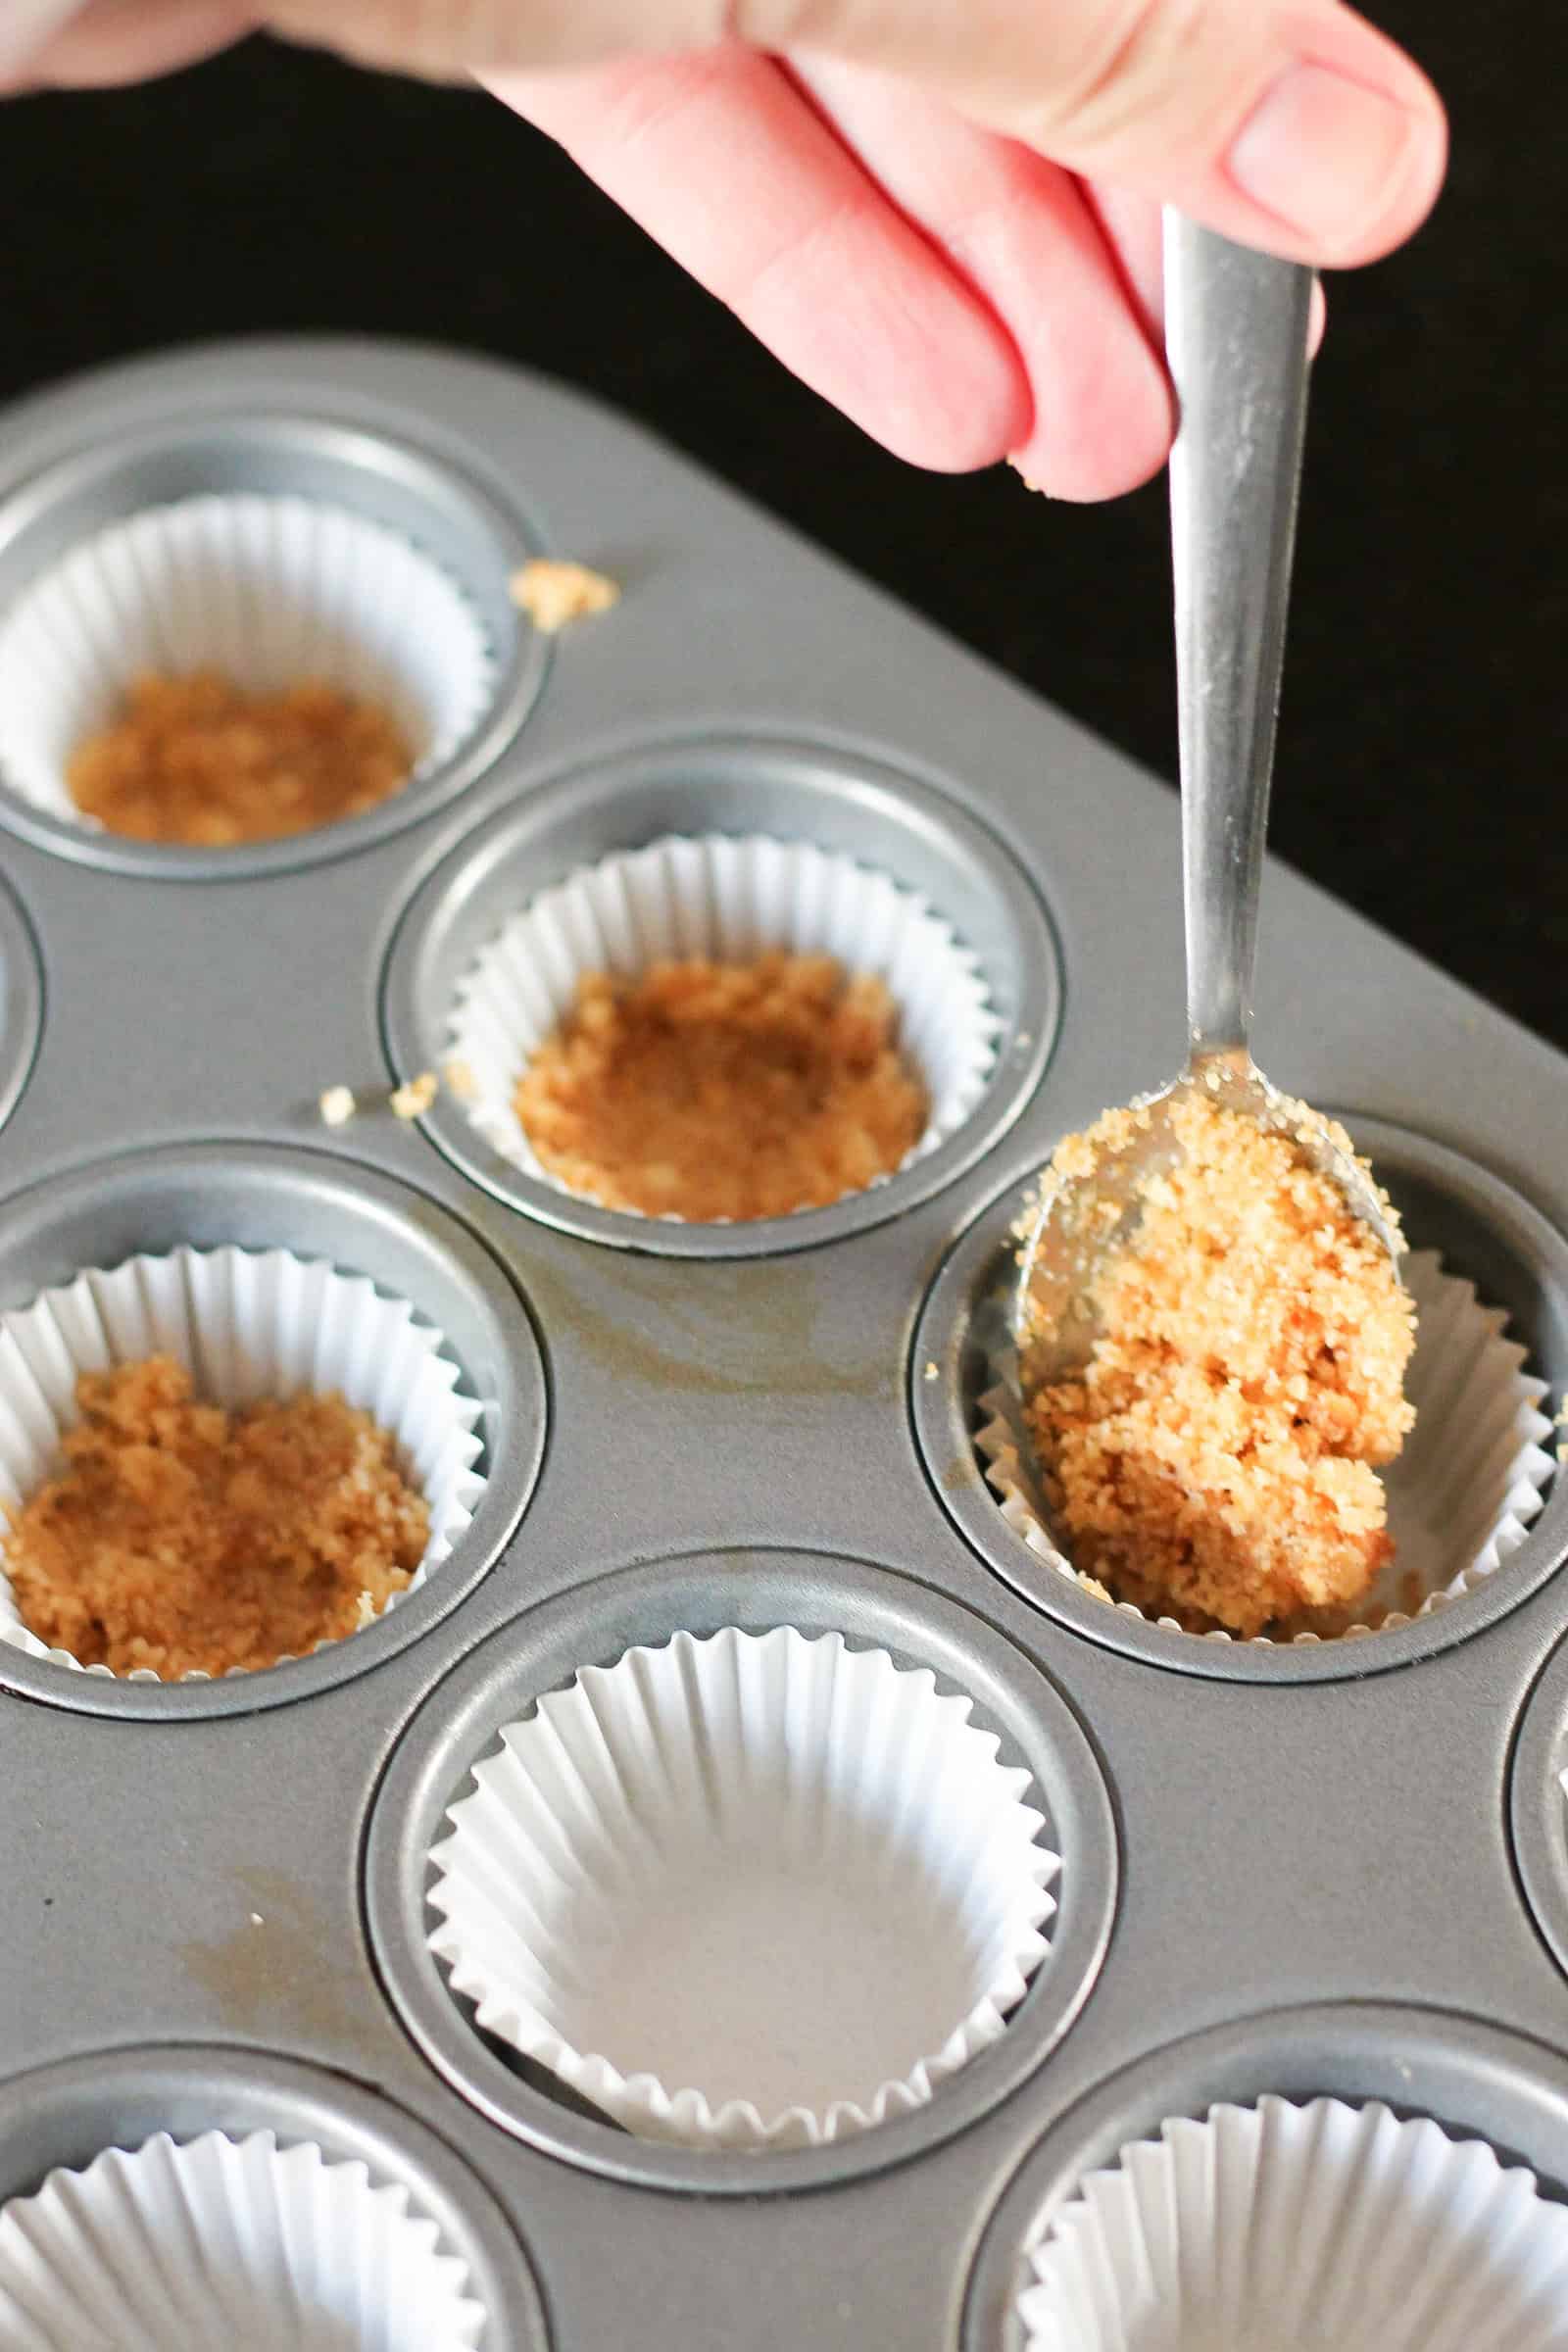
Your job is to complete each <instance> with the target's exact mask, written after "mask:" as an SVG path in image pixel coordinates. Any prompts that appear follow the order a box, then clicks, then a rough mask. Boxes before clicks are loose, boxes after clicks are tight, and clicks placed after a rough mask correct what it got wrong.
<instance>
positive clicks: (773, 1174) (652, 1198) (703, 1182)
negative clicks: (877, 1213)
mask: <svg viewBox="0 0 1568 2352" xmlns="http://www.w3.org/2000/svg"><path fill="white" fill-rule="evenodd" d="M515 1104H516V1112H517V1117H518V1119H519V1120H520V1121H521V1124H522V1127H523V1131H524V1133H525V1134H526V1135H527V1138H528V1141H529V1143H530V1144H531V1145H532V1146H533V1149H534V1151H535V1152H537V1154H538V1156H539V1158H540V1160H541V1161H542V1163H543V1164H544V1166H545V1167H547V1168H548V1169H549V1170H550V1171H551V1172H552V1174H554V1175H556V1176H558V1177H559V1178H560V1179H561V1181H562V1182H563V1183H564V1184H567V1185H570V1186H571V1188H572V1190H573V1191H574V1192H579V1193H587V1194H589V1195H590V1196H591V1197H593V1198H594V1199H596V1200H599V1201H604V1202H606V1203H608V1205H610V1206H611V1207H613V1208H632V1209H638V1210H640V1211H641V1212H642V1213H643V1214H644V1215H645V1216H678V1217H685V1218H688V1219H692V1220H698V1221H706V1220H711V1219H717V1218H731V1219H736V1220H741V1219H749V1218H752V1217H775V1216H787V1215H788V1214H790V1212H791V1211H792V1210H795V1209H798V1208H821V1207H825V1206H826V1205H827V1203H828V1202H829V1201H838V1200H841V1199H842V1198H843V1196H844V1195H845V1194H846V1193H853V1192H858V1191H859V1190H860V1189H861V1188H862V1187H864V1186H865V1185H868V1184H870V1183H871V1182H872V1181H873V1180H874V1179H875V1178H876V1177H878V1176H883V1175H887V1174H889V1173H890V1172H891V1171H892V1170H893V1169H894V1168H896V1167H898V1166H899V1164H900V1163H901V1161H902V1160H903V1159H904V1158H905V1156H906V1154H907V1152H910V1151H911V1150H912V1149H913V1147H914V1145H915V1144H916V1143H918V1141H919V1139H920V1136H921V1134H922V1133H923V1131H924V1128H925V1122H926V1115H927V1103H926V1093H925V1089H924V1087H923V1086H922V1085H921V1084H920V1081H919V1079H918V1078H917V1077H915V1076H914V1075H913V1073H912V1072H911V1071H910V1070H909V1069H908V1068H907V1066H906V1064H905V1062H904V1060H903V1059H902V1057H901V1055H900V1054H899V1050H898V1011H897V1007H896V1006H895V1005H894V1003H893V999H892V998H891V996H890V995H889V994H888V991H887V989H886V987H885V986H884V985H883V983H882V982H881V981H880V980H877V979H872V978H869V977H864V976H862V977H858V978H854V979H851V978H847V977H846V975H845V972H844V970H843V967H842V966H841V965H840V964H839V963H837V962H836V961H835V960H834V958H833V957H832V956H791V955H786V954H784V953H782V952H777V953H773V954H770V955H766V956H760V957H759V958H758V959H757V961H756V962H754V963H712V962H709V961H708V960H706V959H705V958H701V957H699V958H697V959H696V960H694V961H692V962H687V963H661V964H655V965H654V966H653V967H652V969H651V970H650V971H648V972H647V973H646V974H644V976H643V977H642V978H641V979H638V980H635V981H625V980H614V979H611V978H609V977H607V976H606V975H605V974H604V973H595V974H593V975H592V976H590V977H589V978H588V979H585V980H584V981H583V982H582V984H581V986H580V987H579V989H578V992H577V1000H576V1004H575V1005H574V1007H573V1009H572V1011H571V1013H570V1014H569V1015H568V1017H567V1019H566V1020H565V1022H564V1025H563V1026H562V1028H561V1029H559V1030H558V1031H557V1032H556V1034H555V1035H554V1036H553V1037H551V1038H549V1039H547V1041H546V1042H545V1044H544V1045H542V1046H541V1047H540V1048H539V1051H538V1052H537V1053H536V1054H535V1055H534V1057H533V1059H532V1061H531V1062H530V1063H529V1065H528V1067H527V1069H526V1070H525V1071H524V1073H523V1076H522V1078H521V1080H520V1082H519V1084H518V1087H517V1091H516V1096H515Z"/></svg>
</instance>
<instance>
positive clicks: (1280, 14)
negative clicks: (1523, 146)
mask: <svg viewBox="0 0 1568 2352" xmlns="http://www.w3.org/2000/svg"><path fill="white" fill-rule="evenodd" d="M7 4H8V11H9V12H10V13H8V15H7V18H6V25H5V30H4V32H3V33H0V44H4V43H7V42H12V47H11V48H10V49H7V48H5V47H4V46H0V87H3V86H5V83H4V75H5V72H6V70H7V68H8V67H10V68H11V69H12V72H13V76H14V86H26V85H27V84H28V83H29V82H31V83H35V82H39V81H44V82H65V83H77V84H81V83H88V82H102V81H108V80H116V79H122V78H125V77H127V76H131V75H136V74H146V73H157V72H161V71H164V70H167V69H168V68H171V67H172V66H175V65H179V64H183V63H186V62H188V61H189V60H190V59H192V58H194V57H196V56H199V55H201V54H203V53H204V52H206V51H209V50H211V49H214V48H216V47H220V46H221V45H222V44H223V43H224V42H226V41H229V40H232V39H235V38H237V37H238V36H239V35H240V34H241V33H243V32H245V31H248V30H251V29H254V28H256V27H257V26H265V27H266V28H269V29H270V30H272V31H275V32H278V33H282V34H284V35H286V36H289V37H292V38H296V39H299V40H303V41H311V42H315V43H319V44H323V45H326V46H329V47H332V48H335V49H337V50H338V51H340V52H341V53H342V54H344V55H346V56H349V57H353V58H357V59H360V60H362V61H363V62H365V63H368V64H371V65H375V66H382V67H393V68H398V69H401V70H405V71H410V72H414V73H424V74H427V75H431V76H435V77H460V76H462V75H464V74H467V73H472V74H474V75H476V76H477V77H478V78H479V79H480V80H482V81H483V82H485V83H486V84H487V85H488V87H489V88H491V89H492V90H494V91H495V92H496V94H497V95H498V96H499V97H501V98H502V99H504V100H505V102H506V103H507V104H508V105H509V106H512V107H514V108H515V110H516V111H517V112H518V113H519V114H521V115H524V116H526V117H527V119H528V120H529V121H530V122H532V123H537V124H538V125H539V126H540V128H541V129H543V130H545V131H547V132H548V133H550V135H551V136H553V137H554V138H556V139H558V140H559V141H560V142H561V144H562V145H563V146H564V148H566V150H567V151H568V152H569V153H570V154H571V155H572V156H574V157H575V158H576V160H577V162H578V163H579V164H580V165H581V166H582V168H583V170H584V171H585V172H588V173H589V174H590V175H591V176H592V177H593V178H594V179H596V180H597V181H598V182H599V184H600V186H601V187H603V188H605V189H606V190H607V191H608V192H609V194H611V195H612V196H613V197H614V198H615V199H616V201H617V202H618V203H620V204H621V205H623V206H624V207H625V209H626V211H627V212H629V213H630V214H631V215H632V216H633V218H634V219H636V220H638V221H641V222H642V224H643V226H644V227H645V228H647V229H649V230H650V231H651V232H652V234H653V235H654V236H656V237H657V238H658V239H659V240H660V242H661V243H662V245H664V246H665V247H666V248H667V249H668V251H669V252H670V253H671V254H673V255H674V256H675V258H676V260H678V261H679V262H681V263H682V264H683V265H684V266H685V267H686V268H687V269H688V270H690V271H691V272H692V274H693V275H694V276H695V277H697V278H699V279H700V280H701V281H702V283H703V284H704V285H706V286H708V287H709V288H710V289H711V291H712V292H713V293H714V294H716V295H718V296H719V297H720V299H721V300H722V301H724V302H726V303H727V304H728V305H729V306H730V308H731V309H732V310H734V311H735V313H736V314H737V316H738V317H739V318H741V319H743V320H744V321H745V322H746V324H747V325H748V326H749V327H751V329H752V330H753V332H754V333H755V334H757V335H759V336H760V339H761V340H762V341H763V342H764V343H765V344H766V345H767V346H768V347H769V349H770V350H772V351H774V352H775V353H776V354H777V355H778V357H779V358H780V359H781V360H783V361H784V362H785V363H786V365H787V366H789V367H790V368H793V369H794V370H795V372H796V373H797V374H798V375H800V376H802V377H804V379H805V380H806V382H807V383H809V384H810V385H812V386H814V388H815V389H816V390H817V391H819V392H821V393H823V394H825V395H826V397H827V398H828V399H830V400H832V401H834V402H836V403H837V405H838V406H839V407H840V408H842V409H843V410H845V411H846V412H847V414H848V415H849V416H851V417H854V418H855V419H856V420H857V421H858V423H859V424H860V425H862V426H863V427H864V428H865V430H866V431H867V432H869V433H871V434H873V435H874V436H875V437H876V438H877V439H878V440H879V441H882V442H884V443H885V444H886V445H887V447H888V448H889V449H891V450H894V451H895V452H897V453H898V454H899V455H901V456H903V457H906V458H907V459H909V460H911V461H912V462H913V463H914V464H916V465H921V466H932V467H936V468H939V469H941V470H944V471H952V472H958V471H962V470H964V469H966V468H968V467H971V466H987V465H991V464H994V463H995V462H996V461H997V460H998V459H1000V458H1002V457H1005V456H1007V457H1011V458H1012V460H1013V461H1014V463H1015V464H1016V465H1017V466H1019V468H1020V470H1021V471H1022V472H1023V473H1024V474H1025V476H1026V477H1027V478H1028V479H1030V480H1031V481H1033V482H1034V483H1035V484H1037V485H1038V486H1039V487H1040V488H1042V489H1045V490H1048V491H1050V492H1051V493H1053V494H1054V496H1056V497H1060V498H1072V499H1095V498H1105V497H1110V496H1114V495H1115V494H1116V493H1118V492H1120V491H1122V490H1126V489H1130V488H1132V487H1133V486H1134V485H1135V484H1137V483H1138V482H1140V481H1143V480H1145V479H1147V478H1148V477H1149V475H1151V474H1152V473H1153V472H1155V471H1157V469H1158V467H1159V466H1160V465H1161V464H1162V463H1163V461H1164V457H1165V453H1166V450H1167V447H1168V445H1169V441H1170V434H1171V426H1172V411H1171V401H1170V393H1169V388H1168V385H1167V383H1166V379H1165V374H1164V370H1163V368H1162V366H1161V365H1160V362H1159V359H1158V356H1157V336H1158V314H1159V206H1160V204H1161V203H1171V204H1175V205H1178V206H1180V207H1181V208H1182V209H1183V210H1184V211H1185V212H1187V213H1190V214H1191V215H1193V216H1194V217H1195V218H1196V219H1198V220H1200V221H1205V222H1207V223H1208V225H1209V226H1211V227H1213V228H1216V229H1219V230H1221V231H1222V232H1224V233H1225V234H1226V235H1228V236H1232V237H1236V238H1238V239H1241V240H1242V241H1244V242H1247V243H1250V244H1253V245H1257V246H1260V247H1263V248H1265V249H1266V250H1268V251H1270V252H1274V253H1279V254H1284V255H1287V256H1290V257H1292V258H1294V259H1297V260H1299V261H1306V262H1312V263H1316V264H1318V265H1320V266H1335V265H1339V266H1348V265H1350V264H1354V263H1360V262H1367V261H1372V260H1375V259H1377V258H1378V257H1379V256H1380V255H1382V254H1384V253H1387V252H1389V251H1390V250H1391V249H1392V248H1393V247H1394V246H1396V245H1397V244H1399V243H1400V242H1401V241H1402V240H1403V239H1404V238H1405V237H1407V236H1408V235H1409V234H1410V233H1411V231H1412V230H1413V229H1415V228H1416V227H1417V226H1419V224H1420V222H1421V221H1422V220H1423V219H1424V218H1425V216H1426V214H1427V212H1428V211H1429V209H1430V208H1431V206H1432V204H1433V202H1434V200H1435V199H1436V196H1437V193H1438V190H1439V187H1440V186H1441V184H1442V180H1443V173H1444V167H1445V162H1446V125H1445V122H1444V116H1443V110H1442V107H1441V104H1440V103H1439V100H1438V98H1437V97H1436V95H1435V93H1434V92H1433V90H1432V88H1431V85H1430V84H1429V83H1428V82H1427V81H1426V79H1425V78H1424V77H1423V75H1422V74H1421V73H1419V72H1418V71H1417V70H1416V68H1415V67H1414V66H1413V65H1411V64H1410V62H1409V60H1408V59H1407V58H1405V57H1404V56H1403V55H1402V54H1401V52H1400V51H1399V50H1397V48H1396V47H1395V46H1394V45H1393V44H1392V43H1391V42H1390V41H1388V40H1387V39H1385V38H1384V36H1383V35H1382V34H1381V33H1378V32H1376V31H1374V30H1373V28H1372V27H1371V26H1370V25H1367V24H1366V23H1365V22H1364V21H1363V20H1362V19H1361V18H1359V17H1357V16H1354V15H1353V14H1352V13H1351V12H1350V11H1349V9H1348V8H1346V7H1344V6H1342V5H1340V0H258V4H257V5H253V6H246V5H244V4H243V0H87V5H86V6H85V8H84V9H81V10H80V13H78V14H76V15H74V16H73V17H70V18H69V20H68V21H67V22H66V23H65V24H64V25H63V27H61V28H60V29H53V28H52V26H51V22H50V21H51V20H59V19H60V18H61V17H63V16H66V15H67V12H68V10H69V8H70V7H71V6H72V5H73V0H7ZM76 5H77V6H78V8H79V0H76ZM33 20H36V25H35V31H36V41H37V43H41V46H40V45H35V46H34V47H33V50H32V53H31V54H30V56H22V54H21V52H20V50H19V49H18V48H17V46H16V43H15V41H14V40H13V35H14V34H15V35H17V36H18V37H20V36H21V35H22V34H24V33H25V31H26V29H27V27H28V25H29V23H31V22H32V21H33ZM13 57H15V58H16V60H17V63H16V65H15V66H14V67H13V66H12V60H13Z"/></svg>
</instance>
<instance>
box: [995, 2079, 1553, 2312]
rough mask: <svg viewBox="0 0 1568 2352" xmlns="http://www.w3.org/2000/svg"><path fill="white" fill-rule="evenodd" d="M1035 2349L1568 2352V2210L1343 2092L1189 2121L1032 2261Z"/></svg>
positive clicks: (1169, 2128)
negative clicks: (1347, 2100)
mask: <svg viewBox="0 0 1568 2352" xmlns="http://www.w3.org/2000/svg"><path fill="white" fill-rule="evenodd" d="M1031 2267H1032V2269H1033V2272H1034V2278H1035V2283H1034V2284H1033V2285H1032V2286H1030V2287H1028V2288H1027V2289H1026V2290H1025V2291H1024V2293H1023V2294H1022V2295H1021V2296H1020V2297H1019V2301H1018V2312H1017V2316H1018V2320H1019V2322H1020V2324H1021V2332H1022V2336H1023V2341H1024V2344H1025V2346H1026V2348H1027V2352H1264V2348H1265V2347H1266V2348H1267V2352H1331V2348H1332V2352H1561V2347H1562V2345H1563V2344H1564V2343H1568V2209H1565V2208H1564V2207H1562V2206H1561V2205H1556V2204H1552V2203H1549V2202H1548V2201H1547V2200H1546V2199H1545V2198H1544V2197H1542V2196H1541V2195H1540V2194H1539V2192H1538V2189H1537V2186H1536V2181H1535V2180H1534V2177H1533V2176H1532V2175H1531V2174H1530V2173H1528V2172H1524V2171H1519V2170H1507V2171H1505V2170H1504V2169H1503V2167H1502V2165H1501V2164H1500V2163H1499V2162H1498V2160H1497V2158H1496V2156H1495V2155H1494V2153H1493V2151H1492V2149H1491V2148H1489V2147H1488V2146H1487V2145H1486V2144H1485V2143H1484V2142H1482V2141H1480V2140H1455V2139H1451V2138H1449V2137H1448V2135H1447V2134H1446V2132H1445V2131H1441V2130H1440V2129H1439V2127H1438V2126H1437V2125H1436V2124H1435V2123H1431V2122H1428V2121H1427V2120H1425V2119H1424V2118H1421V2119H1417V2120H1415V2121H1413V2122H1402V2123H1401V2122H1399V2121H1398V2120H1397V2118H1396V2117H1395V2116H1394V2114H1393V2113H1392V2112H1391V2111H1390V2110H1389V2109H1388V2108H1387V2107H1383V2106H1378V2105H1371V2106H1366V2107H1352V2106H1348V2105H1346V2104H1344V2103H1343V2102H1342V2101H1341V2100H1338V2099H1314V2100H1312V2101H1311V2103H1310V2104H1308V2105H1301V2106H1299V2105H1295V2104H1293V2103H1292V2102H1291V2101H1289V2100H1286V2099H1280V2098H1273V2097H1269V2098H1264V2099H1261V2100H1259V2102H1258V2104H1257V2105H1256V2106H1255V2107H1231V2106H1223V2107H1215V2108H1213V2109H1211V2110H1210V2112H1209V2114H1208V2115H1207V2116H1206V2117H1205V2118H1204V2119H1203V2120H1202V2121H1201V2122H1197V2121H1193V2120H1190V2119H1188V2118H1185V2117H1183V2118H1178V2119H1176V2120H1173V2121H1170V2122H1167V2123H1165V2124H1163V2125H1161V2127H1160V2136H1159V2138H1158V2139H1151V2140H1139V2141H1137V2142H1136V2143H1135V2144H1133V2145H1132V2146H1130V2147H1126V2148H1123V2149H1122V2151H1121V2155H1120V2159H1119V2162H1118V2163H1117V2165H1116V2166H1115V2167H1114V2168H1113V2169H1109V2170H1106V2171H1104V2172H1099V2173H1093V2174H1091V2175H1090V2176H1089V2177H1088V2179H1087V2180H1085V2181H1084V2182H1083V2183H1082V2185H1081V2187H1080V2188H1079V2189H1078V2191H1077V2193H1076V2194H1075V2196H1074V2197H1073V2199H1072V2200H1071V2202H1070V2203H1069V2204H1067V2205H1065V2206H1063V2207H1062V2208H1061V2209H1060V2210H1059V2211H1058V2212H1057V2213H1056V2214H1055V2216H1054V2219H1053V2222H1052V2224H1051V2227H1050V2229H1049V2231H1048V2233H1047V2234H1046V2236H1045V2237H1044V2238H1043V2239H1042V2241H1041V2243H1040V2244H1039V2245H1038V2246H1036V2247H1035V2248H1034V2250H1033V2254H1032V2257H1031Z"/></svg>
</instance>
